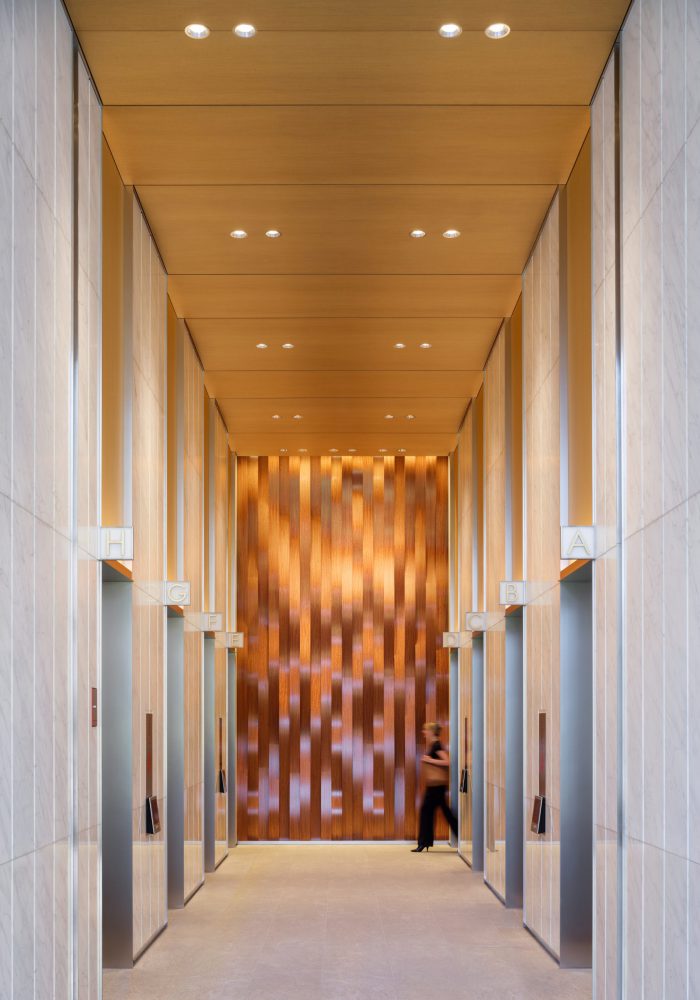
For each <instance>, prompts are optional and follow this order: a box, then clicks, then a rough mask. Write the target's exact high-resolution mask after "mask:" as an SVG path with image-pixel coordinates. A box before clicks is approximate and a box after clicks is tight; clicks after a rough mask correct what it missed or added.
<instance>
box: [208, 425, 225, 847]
mask: <svg viewBox="0 0 700 1000" xmlns="http://www.w3.org/2000/svg"><path fill="white" fill-rule="evenodd" d="M212 420H213V441H212V445H213V448H212V451H213V454H212V464H213V470H212V471H213V496H212V500H213V503H212V504H211V505H210V516H211V517H212V518H213V532H210V534H209V537H210V539H212V540H213V547H212V548H213V551H212V554H211V555H210V565H211V560H212V556H213V563H214V565H213V580H214V604H215V609H216V611H219V612H222V613H223V615H224V624H226V621H227V613H226V611H227V608H228V607H229V603H230V602H229V598H228V590H229V588H228V567H229V557H228V513H229V512H228V503H229V446H228V431H227V429H226V425H225V423H224V421H223V419H222V417H221V414H220V413H219V410H218V408H217V407H214V408H213V414H212ZM214 675H215V679H214V706H215V707H214V722H215V730H214V732H215V740H216V747H217V750H216V766H217V768H219V767H222V768H223V769H226V756H227V751H226V748H227V746H228V721H229V720H228V650H227V649H225V648H223V647H222V648H218V647H217V649H216V650H215V653H214ZM228 808H229V798H228V791H226V792H219V791H217V793H216V822H215V838H216V846H215V861H216V863H217V864H218V863H219V862H220V861H221V860H222V859H223V858H224V857H225V856H226V854H227V853H228Z"/></svg>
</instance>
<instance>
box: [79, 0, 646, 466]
mask: <svg viewBox="0 0 700 1000" xmlns="http://www.w3.org/2000/svg"><path fill="white" fill-rule="evenodd" d="M68 7H69V11H70V14H71V17H72V18H73V22H74V24H75V26H76V29H77V31H78V34H79V37H80V41H81V44H82V46H83V49H84V52H85V54H86V58H87V60H88V63H89V65H90V68H91V71H92V73H93V75H94V78H95V82H96V84H97V87H98V89H99V91H100V95H101V97H102V100H103V102H104V104H105V112H104V129H105V134H106V136H107V140H108V142H109V144H110V148H111V150H112V152H113V154H114V157H115V159H116V162H117V165H118V167H119V169H120V172H121V174H122V177H123V179H124V181H125V183H128V184H133V185H135V187H136V190H137V192H138V195H139V198H140V200H141V202H142V205H143V207H144V211H145V212H146V215H147V217H148V220H149V223H150V225H151V227H152V229H153V232H154V235H155V238H156V241H157V243H158V246H159V249H160V251H161V254H162V255H163V259H164V261H165V265H166V267H167V270H168V274H169V291H170V296H171V299H172V302H173V305H174V307H175V309H176V311H177V312H178V315H180V316H183V317H185V319H186V320H187V323H188V326H189V328H190V332H191V334H192V336H193V339H194V341H195V343H196V345H197V348H198V350H199V353H200V356H201V358H202V362H203V364H204V367H205V378H206V384H207V388H208V391H209V392H210V394H212V395H214V396H216V398H217V400H218V402H219V405H220V408H221V411H222V413H223V415H224V418H225V419H226V422H227V425H228V428H229V432H230V440H231V445H232V447H233V448H235V450H237V451H238V452H240V453H241V454H278V453H280V451H283V450H284V451H286V452H287V453H289V454H293V453H298V452H299V451H301V450H306V451H308V452H309V453H324V452H325V453H327V452H328V451H329V450H331V449H337V450H338V451H339V452H343V451H348V450H350V449H354V450H355V451H356V452H357V453H358V454H377V453H380V452H382V451H383V450H385V451H386V453H388V454H392V453H396V452H397V451H399V450H401V451H403V450H405V451H406V452H407V453H409V454H445V453H447V452H448V451H450V450H451V449H452V448H453V447H454V442H455V436H456V432H457V430H458V428H459V425H460V423H461V420H462V417H463V414H464V411H465V409H466V407H467V405H468V403H469V400H470V398H471V397H472V396H473V395H474V394H475V393H476V392H477V391H478V389H479V386H480V384H481V372H482V369H483V366H484V362H485V360H486V358H487V356H488V352H489V350H490V347H491V344H492V343H493V338H494V336H495V334H496V333H497V331H498V327H499V325H500V322H501V320H502V318H503V317H504V316H507V315H509V314H510V312H511V311H512V309H513V307H514V305H515V303H516V301H517V298H518V295H519V294H520V273H521V271H522V267H523V265H524V263H525V260H526V258H527V255H528V253H529V250H530V247H531V246H532V243H533V241H534V239H535V236H536V234H537V231H538V229H539V226H540V224H541V222H542V219H543V217H544V214H545V212H546V209H547V206H548V204H549V202H550V200H551V198H552V195H553V193H554V190H555V186H556V185H557V184H559V183H562V182H564V181H565V180H566V179H567V177H568V174H569V172H570V170H571V167H572V166H573V163H574V161H575V158H576V156H577V154H578V151H579V149H580V147H581V144H582V142H583V139H584V138H585V135H586V132H587V130H588V120H589V119H588V104H589V102H590V99H591V96H592V94H593V91H594V89H595V86H596V84H597V81H598V79H599V76H600V73H601V71H602V68H603V66H604V63H605V61H606V59H607V56H608V54H609V52H610V49H611V47H612V45H613V42H614V38H615V34H616V32H617V30H618V28H619V25H620V23H621V21H622V18H623V17H624V13H625V9H626V7H627V0H589V2H587V3H585V4H582V3H581V2H580V0H532V2H529V3H527V4H525V3H523V2H522V0H499V2H498V4H494V2H493V0H450V2H449V3H448V2H447V0H401V2H399V0H296V2H294V3H290V2H289V0H247V2H246V4H245V6H243V5H241V4H239V3H237V2H235V0H234V2H233V3H232V2H231V0H226V2H224V0H197V2H196V3H192V2H191V0H120V2H119V3H113V2H111V0H68ZM495 20H504V21H506V22H507V23H508V24H510V26H511V29H512V30H511V34H510V35H509V36H508V37H507V38H505V39H503V40H501V41H492V40H490V39H488V38H487V37H486V36H485V34H484V28H485V27H486V25H488V24H489V23H491V22H492V21H495ZM191 21H198V22H201V23H204V24H206V25H207V26H208V27H209V28H210V29H211V35H210V36H209V38H207V39H204V40H201V41H194V40H191V39H189V38H187V37H186V36H185V34H184V31H183V29H184V27H185V25H186V24H188V23H189V22H191ZM242 21H246V22H249V23H252V24H254V25H255V26H256V28H257V29H258V31H257V34H256V36H255V37H254V38H252V39H241V38H237V37H236V36H235V35H234V34H233V33H232V30H231V29H232V28H233V26H234V25H235V24H237V23H239V22H242ZM447 21H456V22H457V23H459V24H461V25H462V28H463V33H462V34H461V35H460V36H459V37H458V38H454V39H443V38H441V37H440V36H439V34H438V32H437V28H438V27H439V26H440V25H441V24H442V23H444V22H447ZM414 228H420V229H423V230H425V231H426V233H427V234H428V235H427V236H426V237H425V238H424V239H420V240H417V239H412V238H411V237H410V235H409V233H410V231H411V230H412V229H414ZM448 228H456V229H459V230H460V231H461V237H460V238H458V239H454V240H446V239H444V238H443V237H442V236H441V233H442V232H443V230H445V229H448ZM233 229H244V230H246V231H247V232H248V237H247V238H246V239H242V240H234V239H231V237H230V236H229V232H230V231H231V230H233ZM268 229H278V230H280V231H281V232H282V236H281V238H280V239H276V240H272V239H268V238H266V237H265V235H264V234H265V231H266V230H268ZM259 343H263V344H266V345H267V347H266V348H264V349H263V348H257V347H256V344H259ZM396 343H401V344H405V347H403V348H398V349H397V348H396V347H395V346H394V345H395V344H396ZM425 343H427V344H430V345H431V346H430V347H428V348H421V347H420V345H421V344H425ZM283 344H293V345H294V346H293V347H291V348H286V349H285V348H283V347H282V345H283ZM295 414H296V415H298V416H299V417H300V419H295ZM387 414H391V415H392V417H393V419H387ZM409 414H410V415H411V417H412V418H413V419H410V420H409V419H407V416H408V415H409ZM275 416H276V417H278V418H279V419H274V418H275Z"/></svg>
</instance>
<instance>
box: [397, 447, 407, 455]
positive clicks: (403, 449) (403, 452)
mask: <svg viewBox="0 0 700 1000" xmlns="http://www.w3.org/2000/svg"><path fill="white" fill-rule="evenodd" d="M396 450H397V451H398V453H399V454H400V455H404V454H405V453H406V449H405V448H397V449H396Z"/></svg>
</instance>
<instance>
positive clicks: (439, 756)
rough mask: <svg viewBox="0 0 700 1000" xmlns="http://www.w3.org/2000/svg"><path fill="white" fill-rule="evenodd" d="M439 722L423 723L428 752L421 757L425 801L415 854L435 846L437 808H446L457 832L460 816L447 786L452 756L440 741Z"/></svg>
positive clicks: (452, 825)
mask: <svg viewBox="0 0 700 1000" xmlns="http://www.w3.org/2000/svg"><path fill="white" fill-rule="evenodd" d="M440 731H441V726H440V723H439V722H426V724H425V725H424V726H423V738H424V740H425V753H424V754H423V756H422V757H421V771H422V774H423V781H424V784H425V792H424V793H423V804H422V805H421V807H420V822H419V825H418V847H414V848H413V853H414V854H420V852H421V851H423V850H426V851H427V850H429V849H430V848H431V847H432V846H433V824H434V820H435V810H436V809H438V808H440V809H442V811H443V813H444V816H445V819H446V820H447V822H448V823H449V824H450V829H451V830H452V832H453V833H454V834H455V835H456V834H457V819H456V817H455V815H454V813H453V812H452V810H451V809H450V807H449V806H448V804H447V786H448V784H449V781H450V758H449V755H448V753H447V751H446V750H445V748H444V747H443V745H442V743H441V742H440Z"/></svg>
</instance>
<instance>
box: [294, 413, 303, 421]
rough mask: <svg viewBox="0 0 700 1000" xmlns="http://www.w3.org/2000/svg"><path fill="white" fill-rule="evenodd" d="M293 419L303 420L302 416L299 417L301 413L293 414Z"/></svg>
mask: <svg viewBox="0 0 700 1000" xmlns="http://www.w3.org/2000/svg"><path fill="white" fill-rule="evenodd" d="M294 419H295V420H302V419H303V418H302V415H301V413H295V414H294Z"/></svg>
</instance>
